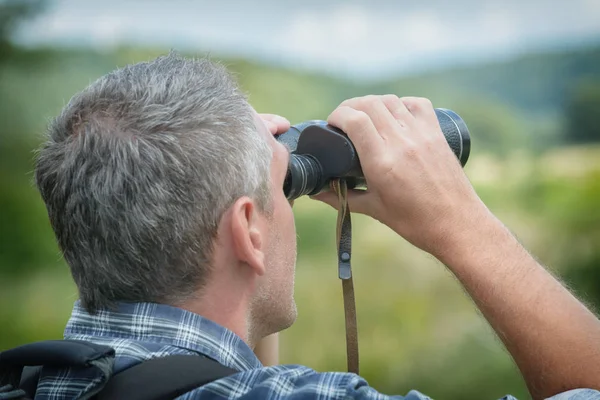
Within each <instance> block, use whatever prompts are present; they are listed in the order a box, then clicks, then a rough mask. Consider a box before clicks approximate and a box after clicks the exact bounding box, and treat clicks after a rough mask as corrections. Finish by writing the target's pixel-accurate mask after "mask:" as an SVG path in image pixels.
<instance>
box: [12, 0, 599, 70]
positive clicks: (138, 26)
mask: <svg viewBox="0 0 600 400" xmlns="http://www.w3.org/2000/svg"><path fill="white" fill-rule="evenodd" d="M599 13H600V1H599V0H571V1H569V0H556V1H554V3H553V6H552V7H548V6H547V2H545V1H543V0H530V1H528V2H517V1H516V0H514V1H512V0H506V1H504V2H502V3H498V2H476V1H470V0H462V1H461V0H456V1H454V2H452V4H450V3H448V2H443V1H441V0H440V1H435V0H432V1H430V2H427V3H406V2H396V1H384V0H370V2H367V1H358V0H355V1H341V0H330V1H324V0H323V1H317V0H314V1H312V0H306V1H304V2H301V3H300V2H287V1H274V0H271V1H270V0H262V1H259V0H256V1H254V2H248V1H242V0H230V1H227V2H214V1H211V2H209V1H207V0H206V1H201V0H198V1H194V2H191V1H183V0H171V1H145V2H143V3H142V2H138V1H133V0H104V1H103V2H91V1H77V0H62V1H61V2H58V3H56V4H55V6H54V8H53V9H51V10H50V12H49V13H47V14H45V15H43V16H41V17H40V18H38V19H37V20H35V21H33V22H32V23H31V24H29V25H28V26H26V27H25V29H23V30H22V31H21V34H20V36H19V37H20V40H21V41H23V42H26V43H83V44H87V45H91V46H95V47H100V48H106V47H111V46H114V45H117V44H119V43H122V42H129V43H134V44H144V45H150V46H165V47H186V48H192V49H194V48H195V49H198V50H202V51H206V50H208V51H211V52H213V53H217V54H218V53H224V54H230V55H231V54H232V55H240V56H247V57H254V58H257V59H263V60H267V61H269V60H271V61H273V60H276V61H278V62H283V63H286V64H289V65H292V66H297V67H306V68H311V69H319V70H328V71H333V72H336V73H344V74H352V75H355V76H367V77H369V76H370V77H373V76H378V75H380V74H385V73H393V72H397V71H403V70H409V69H414V68H419V67H424V66H427V65H433V64H436V65H441V64H442V63H444V62H453V61H454V62H456V61H457V60H464V59H478V58H491V57H494V56H498V55H508V54H514V53H516V52H519V51H523V50H525V49H528V48H530V47H535V45H536V44H537V45H544V46H547V45H548V43H550V44H551V43H562V42H564V41H576V40H584V39H586V38H591V37H598V38H600V24H598V23H597V21H598V20H599V19H600V18H599V16H598V14H599Z"/></svg>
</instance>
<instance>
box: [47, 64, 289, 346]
mask: <svg viewBox="0 0 600 400" xmlns="http://www.w3.org/2000/svg"><path fill="white" fill-rule="evenodd" d="M286 162H287V154H286V150H285V149H284V148H283V146H281V145H280V144H279V143H277V142H276V141H275V140H274V139H273V137H272V136H271V135H270V134H269V132H268V130H267V129H266V127H265V125H264V124H263V123H262V121H261V120H260V119H259V118H258V116H257V114H256V112H255V111H254V110H253V109H252V107H251V106H250V105H249V104H248V102H247V101H246V99H245V97H244V95H243V94H242V93H241V92H240V91H239V90H238V88H237V87H236V85H235V83H234V82H233V81H232V79H231V78H230V76H229V75H228V73H227V71H226V70H225V69H224V68H223V67H221V66H218V65H215V64H214V63H211V62H210V61H208V60H187V59H184V58H181V57H179V56H176V55H174V54H171V55H169V56H166V57H160V58H158V59H156V60H154V61H152V62H148V63H140V64H135V65H132V66H128V67H126V68H123V69H119V70H116V71H114V72H112V73H110V74H108V75H106V76H104V77H102V78H100V79H99V80H98V81H96V82H94V83H93V84H91V85H90V86H89V87H88V88H86V89H85V90H84V91H82V92H81V93H79V94H77V95H76V96H74V97H73V99H71V101H70V102H69V104H68V105H67V106H66V107H65V108H64V109H63V111H62V113H61V114H60V115H59V116H58V117H57V118H56V119H55V120H54V121H53V122H52V124H51V125H50V127H49V130H48V140H47V142H46V143H45V144H44V146H43V147H42V148H41V150H40V152H39V155H38V159H37V166H36V182H37V185H38V188H39V190H40V193H41V194H42V198H43V199H44V202H45V203H46V207H47V209H48V214H49V217H50V221H51V223H52V227H53V229H54V231H55V233H56V236H57V239H58V243H59V246H60V248H61V250H62V252H63V254H64V257H65V259H66V261H67V263H68V264H69V266H70V268H71V272H72V274H73V278H74V280H75V283H76V284H77V286H78V289H79V293H80V298H81V300H82V303H83V305H84V306H85V307H86V308H88V310H90V311H91V312H95V311H96V310H99V309H102V308H106V307H110V306H111V305H112V304H114V303H115V302H117V301H125V302H160V303H166V304H173V305H182V304H189V303H190V302H193V301H201V300H202V299H205V298H206V300H207V301H209V302H211V301H212V302H213V303H214V302H215V301H216V300H215V299H214V298H213V299H212V300H211V299H210V298H208V297H210V295H209V293H213V292H214V290H211V287H212V286H214V287H215V288H219V289H221V290H222V291H223V290H230V291H232V293H226V294H219V296H220V295H227V296H228V298H229V299H230V301H231V302H234V303H235V302H239V303H240V304H242V303H243V304H245V305H247V310H246V313H247V314H248V315H247V318H248V321H247V324H248V329H252V330H253V331H254V334H255V336H257V337H258V336H262V335H266V334H269V333H272V332H274V331H278V330H281V329H284V328H285V327H287V326H289V325H290V324H291V322H293V319H294V318H295V305H294V304H293V300H292V295H293V270H294V265H295V255H296V252H295V251H296V242H295V228H294V221H293V216H292V212H291V207H290V204H289V203H287V201H286V199H285V196H284V195H283V190H282V185H283V179H284V175H285V169H286V166H287V164H286ZM226 278H232V279H230V280H227V279H226ZM213 282H216V283H215V284H214V285H213ZM228 285H230V286H228ZM233 288H235V290H234V289H233ZM240 290H241V291H242V293H237V291H240ZM213 297H214V296H213ZM214 306H215V308H220V305H219V304H217V305H214ZM239 307H242V306H239ZM244 307H246V306H244ZM215 311H216V310H215Z"/></svg>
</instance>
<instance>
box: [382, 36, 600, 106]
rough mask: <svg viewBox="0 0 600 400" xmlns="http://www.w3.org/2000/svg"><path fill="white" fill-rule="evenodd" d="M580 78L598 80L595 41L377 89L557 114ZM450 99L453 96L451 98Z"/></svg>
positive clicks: (599, 54) (403, 79)
mask: <svg viewBox="0 0 600 400" xmlns="http://www.w3.org/2000/svg"><path fill="white" fill-rule="evenodd" d="M585 79H595V80H600V43H598V44H597V45H595V46H591V47H586V48H578V49H572V50H566V51H559V52H548V53H537V54H529V55H524V56H521V57H518V58H515V59H512V60H508V61H503V62H495V63H489V64H483V65H474V66H471V67H462V68H454V69H451V70H444V71H440V72H434V73H425V74H422V75H417V76H408V77H401V78H399V79H397V80H395V81H393V82H386V83H384V84H383V85H382V87H380V88H379V89H380V90H381V89H383V88H388V87H389V88H393V89H394V91H395V92H398V93H402V92H404V91H406V90H409V91H410V90H413V89H414V90H421V91H422V92H423V91H424V92H426V93H429V95H432V96H437V95H440V93H444V94H445V95H444V97H446V95H448V94H451V93H456V94H457V95H458V96H469V95H474V96H476V97H481V96H484V97H488V98H494V99H496V100H499V101H501V102H505V103H508V104H509V105H511V106H512V107H515V108H517V109H520V110H523V111H527V112H533V113H548V112H550V113H557V112H562V107H563V105H564V100H565V98H567V97H568V96H569V95H570V93H569V92H570V90H571V89H572V88H573V87H575V86H576V85H577V83H578V82H581V81H582V80H585ZM450 97H452V96H450Z"/></svg>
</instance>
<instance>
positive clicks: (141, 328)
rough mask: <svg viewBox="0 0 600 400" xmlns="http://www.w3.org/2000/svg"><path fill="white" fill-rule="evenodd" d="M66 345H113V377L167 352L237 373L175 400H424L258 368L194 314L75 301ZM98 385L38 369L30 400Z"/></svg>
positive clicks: (93, 378) (86, 377)
mask: <svg viewBox="0 0 600 400" xmlns="http://www.w3.org/2000/svg"><path fill="white" fill-rule="evenodd" d="M65 339H75V340H86V341H91V342H94V343H98V344H102V345H107V346H111V347H113V348H114V349H115V351H116V358H115V360H114V368H113V372H114V373H117V372H120V371H122V370H124V369H126V368H128V367H131V366H133V365H135V364H137V363H139V362H141V361H143V360H147V359H150V358H155V357H164V356H167V355H170V354H203V355H206V356H208V357H210V358H213V359H215V360H217V361H218V362H220V363H221V364H223V365H225V366H227V367H230V368H233V369H236V370H238V371H241V372H239V373H237V374H234V375H231V376H229V377H227V378H222V379H219V380H217V381H214V382H212V383H209V384H207V385H204V386H202V387H200V388H197V389H195V390H192V391H191V392H188V393H186V394H184V395H182V396H180V397H178V399H180V400H184V399H185V400H191V399H200V398H202V399H247V400H250V399H267V398H268V399H272V400H280V399H281V400H283V399H293V400H300V399H341V398H343V399H389V398H394V399H407V400H424V399H428V397H426V396H424V395H422V394H421V393H419V392H416V391H411V392H409V393H408V395H407V396H406V397H400V396H397V397H388V396H385V395H382V394H380V393H378V392H377V391H376V390H375V389H373V388H371V387H369V386H368V384H367V382H366V381H365V380H364V379H362V378H361V377H359V376H357V375H355V374H350V373H340V372H327V373H318V372H315V371H313V370H312V369H310V368H307V367H303V366H299V365H281V366H275V367H267V368H265V367H263V366H262V365H261V363H260V361H259V360H258V358H256V356H255V355H254V353H253V351H252V350H251V349H250V347H248V345H247V344H246V343H245V342H244V341H243V340H242V339H241V338H240V337H238V336H237V335H236V334H234V333H233V332H231V331H229V330H227V329H225V328H223V327H222V326H220V325H217V324H216V323H214V322H212V321H210V320H208V319H205V318H202V317H201V316H199V315H196V314H193V313H191V312H188V311H185V310H182V309H179V308H175V307H170V306H167V305H160V304H150V303H137V304H120V305H119V307H118V309H117V310H116V311H101V312H99V313H98V314H96V315H90V314H88V313H87V312H86V311H85V310H84V309H83V308H82V307H81V306H80V304H79V302H76V303H75V307H74V309H73V313H72V316H71V319H70V320H69V322H68V324H67V327H66V329H65ZM102 381H103V379H102V376H101V374H100V373H98V372H97V371H96V372H91V371H86V370H83V371H82V370H75V369H62V370H61V369H44V371H43V373H42V376H41V379H40V383H39V385H38V390H37V393H36V396H35V398H36V400H59V399H60V400H64V399H77V398H80V397H82V396H86V394H87V395H88V396H89V394H91V393H93V392H95V391H96V390H97V389H98V387H99V386H101V385H102V384H103V383H102ZM590 392H593V393H595V395H596V396H598V397H595V396H594V394H593V393H590ZM590 392H587V391H586V393H582V392H578V393H577V394H576V395H575V397H571V396H568V397H560V400H565V399H567V398H571V399H574V398H577V399H580V400H583V399H592V398H595V399H600V395H598V392H595V391H590ZM586 394H591V395H592V396H586ZM559 396H560V395H559ZM577 396H580V397H577ZM507 398H511V397H507ZM557 399H558V397H557Z"/></svg>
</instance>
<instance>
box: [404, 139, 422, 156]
mask: <svg viewBox="0 0 600 400" xmlns="http://www.w3.org/2000/svg"><path fill="white" fill-rule="evenodd" d="M402 151H403V152H404V155H405V156H406V157H407V158H410V159H415V158H417V156H418V155H419V146H418V145H417V144H416V143H415V142H413V141H406V142H404V143H403V145H402Z"/></svg>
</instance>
